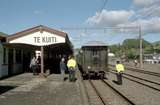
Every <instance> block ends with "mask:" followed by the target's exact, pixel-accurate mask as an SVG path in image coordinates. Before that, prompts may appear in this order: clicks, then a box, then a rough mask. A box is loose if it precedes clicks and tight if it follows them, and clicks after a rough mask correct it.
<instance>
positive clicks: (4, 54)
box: [3, 48, 7, 64]
mask: <svg viewBox="0 0 160 105" xmlns="http://www.w3.org/2000/svg"><path fill="white" fill-rule="evenodd" d="M3 64H7V62H6V48H3Z"/></svg>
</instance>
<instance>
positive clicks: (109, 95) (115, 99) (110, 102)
mask: <svg viewBox="0 0 160 105" xmlns="http://www.w3.org/2000/svg"><path fill="white" fill-rule="evenodd" d="M93 83H94V85H95V86H96V88H97V90H98V91H99V92H100V94H101V96H102V97H103V99H105V102H106V103H107V105H131V104H129V103H128V102H127V101H126V100H125V99H124V98H122V97H121V96H119V95H118V94H117V93H116V92H115V91H114V90H112V89H111V88H110V87H108V86H107V85H105V84H104V83H102V82H101V81H100V80H95V81H93Z"/></svg>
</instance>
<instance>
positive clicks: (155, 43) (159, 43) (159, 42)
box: [152, 41, 160, 45]
mask: <svg viewBox="0 0 160 105" xmlns="http://www.w3.org/2000/svg"><path fill="white" fill-rule="evenodd" d="M152 44H153V45H157V44H158V45H160V41H156V42H154V43H152Z"/></svg>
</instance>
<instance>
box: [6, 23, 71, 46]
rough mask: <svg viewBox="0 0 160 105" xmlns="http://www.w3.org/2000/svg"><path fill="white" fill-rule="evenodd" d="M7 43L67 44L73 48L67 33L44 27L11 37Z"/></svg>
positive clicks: (40, 26)
mask: <svg viewBox="0 0 160 105" xmlns="http://www.w3.org/2000/svg"><path fill="white" fill-rule="evenodd" d="M7 43H12V44H28V45H33V46H48V45H57V44H63V43H66V44H68V45H69V46H72V44H71V42H70V40H69V38H68V35H67V33H65V32H62V31H59V30H55V29H52V28H49V27H46V26H43V25H39V26H36V27H33V28H29V29H26V30H24V31H21V32H17V33H15V34H12V35H9V36H8V37H7Z"/></svg>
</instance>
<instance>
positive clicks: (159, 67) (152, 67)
mask: <svg viewBox="0 0 160 105" xmlns="http://www.w3.org/2000/svg"><path fill="white" fill-rule="evenodd" d="M125 64H127V65H130V66H133V67H134V63H132V62H130V63H125ZM137 67H139V66H138V65H137ZM143 68H144V70H146V71H152V72H156V73H160V64H143Z"/></svg>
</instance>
